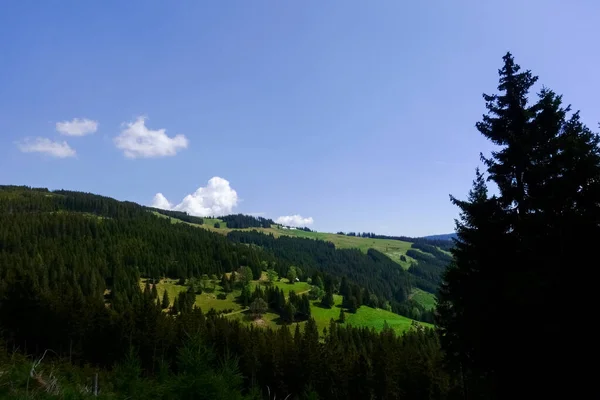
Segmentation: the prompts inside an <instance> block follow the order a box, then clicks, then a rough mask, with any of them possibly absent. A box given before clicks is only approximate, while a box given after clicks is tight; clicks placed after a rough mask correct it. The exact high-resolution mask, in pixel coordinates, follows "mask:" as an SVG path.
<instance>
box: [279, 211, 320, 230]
mask: <svg viewBox="0 0 600 400" xmlns="http://www.w3.org/2000/svg"><path fill="white" fill-rule="evenodd" d="M275 222H276V223H278V224H281V225H286V226H299V227H301V226H308V225H312V224H313V222H314V220H313V219H312V217H308V218H304V217H302V216H301V215H298V214H295V215H285V216H282V217H279V218H277V219H276V220H275Z"/></svg>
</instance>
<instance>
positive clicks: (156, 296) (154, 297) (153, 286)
mask: <svg viewBox="0 0 600 400" xmlns="http://www.w3.org/2000/svg"><path fill="white" fill-rule="evenodd" d="M152 298H153V299H157V298H158V289H156V283H155V284H153V285H152Z"/></svg>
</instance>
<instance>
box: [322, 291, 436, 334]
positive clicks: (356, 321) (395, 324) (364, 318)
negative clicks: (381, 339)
mask: <svg viewBox="0 0 600 400" xmlns="http://www.w3.org/2000/svg"><path fill="white" fill-rule="evenodd" d="M333 299H334V301H335V306H334V307H332V308H323V307H321V306H320V305H319V301H313V302H312V307H311V312H312V316H313V318H314V319H315V321H316V322H317V325H318V326H319V329H320V331H322V330H323V328H324V327H327V326H329V321H330V320H331V319H332V318H333V320H334V321H337V320H338V318H339V316H340V309H341V305H342V296H340V295H334V296H333ZM344 311H345V312H346V322H345V323H344V324H345V325H352V326H364V327H367V328H375V330H377V331H380V330H382V329H383V326H384V324H385V323H386V322H387V324H388V326H389V327H390V328H392V329H393V330H394V331H395V332H396V333H402V332H404V331H406V330H408V329H410V326H411V324H412V322H413V320H412V319H410V318H407V317H403V316H401V315H398V314H394V313H393V312H390V311H386V310H382V309H380V308H371V307H367V306H361V307H360V308H359V309H358V310H357V311H356V313H355V314H352V313H350V312H348V311H347V310H344ZM419 324H421V325H423V326H427V327H433V325H430V324H427V323H424V322H419Z"/></svg>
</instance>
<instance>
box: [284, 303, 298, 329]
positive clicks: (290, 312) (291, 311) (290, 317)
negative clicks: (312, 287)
mask: <svg viewBox="0 0 600 400" xmlns="http://www.w3.org/2000/svg"><path fill="white" fill-rule="evenodd" d="M295 315H296V307H294V305H293V304H292V302H291V301H288V302H287V304H286V305H285V307H284V308H283V315H282V318H283V320H284V321H285V322H287V323H288V324H291V323H292V322H294V316H295Z"/></svg>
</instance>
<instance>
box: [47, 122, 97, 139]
mask: <svg viewBox="0 0 600 400" xmlns="http://www.w3.org/2000/svg"><path fill="white" fill-rule="evenodd" d="M56 130H57V131H58V132H59V133H60V134H61V135H67V136H84V135H88V134H90V133H94V132H96V131H97V130H98V121H92V120H91V119H87V118H83V119H80V118H73V120H72V121H63V122H57V123H56Z"/></svg>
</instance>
